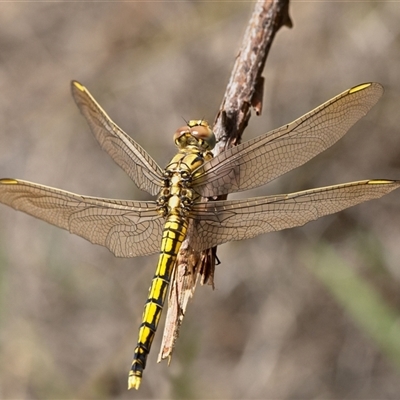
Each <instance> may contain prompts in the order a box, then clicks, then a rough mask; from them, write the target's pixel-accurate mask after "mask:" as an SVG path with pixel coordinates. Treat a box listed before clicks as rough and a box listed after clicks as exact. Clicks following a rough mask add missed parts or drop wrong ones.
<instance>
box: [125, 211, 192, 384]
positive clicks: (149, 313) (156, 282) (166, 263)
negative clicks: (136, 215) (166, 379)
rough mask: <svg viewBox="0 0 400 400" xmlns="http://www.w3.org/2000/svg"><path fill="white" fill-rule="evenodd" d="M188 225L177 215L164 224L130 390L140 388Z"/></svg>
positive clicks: (134, 357) (130, 378) (170, 216)
mask: <svg viewBox="0 0 400 400" xmlns="http://www.w3.org/2000/svg"><path fill="white" fill-rule="evenodd" d="M187 225H188V223H187V220H186V218H184V217H182V216H180V215H178V214H172V215H169V216H168V218H167V221H166V222H165V226H164V231H163V236H162V241H161V251H160V257H159V260H158V265H157V269H156V273H155V275H154V278H153V280H152V282H151V285H150V289H149V296H148V299H147V302H146V304H145V306H144V310H143V317H142V324H141V325H140V328H139V339H138V343H137V346H136V348H135V352H134V356H133V362H132V367H131V370H130V373H129V382H128V389H131V388H135V389H138V388H139V385H140V382H141V379H142V375H143V370H144V368H145V367H146V360H147V356H148V354H149V352H150V347H151V344H152V342H153V339H154V335H155V332H156V330H157V326H158V323H159V320H160V316H161V312H162V308H163V306H164V301H165V297H166V295H167V291H168V285H169V282H170V280H171V275H172V273H173V269H174V265H175V261H176V257H177V255H178V252H179V249H180V247H181V245H182V242H183V240H184V239H185V236H186V231H187Z"/></svg>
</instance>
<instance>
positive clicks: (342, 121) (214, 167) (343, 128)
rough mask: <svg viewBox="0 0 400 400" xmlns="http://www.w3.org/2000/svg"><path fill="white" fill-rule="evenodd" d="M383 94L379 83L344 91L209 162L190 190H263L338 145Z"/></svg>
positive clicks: (208, 193) (217, 192)
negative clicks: (274, 180)
mask: <svg viewBox="0 0 400 400" xmlns="http://www.w3.org/2000/svg"><path fill="white" fill-rule="evenodd" d="M382 93H383V88H382V86H381V85H380V84H378V83H366V84H362V85H359V86H355V87H354V88H352V89H349V90H346V91H345V92H343V93H341V94H339V95H338V96H336V97H334V98H333V99H331V100H329V101H327V102H326V103H324V104H322V105H321V106H319V107H317V108H316V109H314V110H312V111H310V112H309V113H307V114H305V115H303V116H302V117H300V118H298V119H296V120H295V121H294V122H292V123H290V124H288V125H285V126H282V127H281V128H278V129H276V130H273V131H271V132H268V133H266V134H265V135H261V136H259V137H257V138H254V139H252V140H249V141H247V142H244V143H242V144H240V145H238V146H235V147H232V148H230V149H228V150H226V151H225V152H223V153H221V154H219V155H218V156H216V157H215V158H214V159H212V160H210V161H209V162H207V163H206V164H204V167H203V173H202V174H199V175H198V177H196V178H195V179H194V180H193V188H194V189H195V190H196V192H198V193H199V194H201V195H202V196H203V197H212V196H217V195H222V194H227V193H232V192H237V191H241V190H247V189H251V188H254V187H257V186H261V185H263V184H265V183H267V182H269V181H271V180H273V179H275V178H277V177H278V176H280V175H283V174H284V173H285V172H288V171H290V170H292V169H293V168H297V167H298V166H300V165H302V164H304V163H305V162H306V161H308V160H310V159H311V158H313V157H315V156H316V155H317V154H319V153H321V152H322V151H323V150H326V149H327V148H328V147H330V146H332V145H333V144H334V143H336V142H337V141H338V140H339V139H340V138H341V137H342V136H343V135H344V134H345V133H346V132H347V131H348V130H349V129H350V127H351V126H352V125H353V124H355V123H356V122H357V121H358V120H359V119H360V118H361V117H362V116H364V115H365V114H366V113H367V112H368V111H369V110H370V109H371V108H372V106H373V105H374V104H375V103H376V102H377V101H378V99H379V98H380V97H381V95H382Z"/></svg>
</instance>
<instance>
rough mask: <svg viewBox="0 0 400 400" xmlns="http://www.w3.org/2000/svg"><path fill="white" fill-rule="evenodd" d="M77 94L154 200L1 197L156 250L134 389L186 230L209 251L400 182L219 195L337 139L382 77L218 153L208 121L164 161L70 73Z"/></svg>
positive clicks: (18, 192)
mask: <svg viewBox="0 0 400 400" xmlns="http://www.w3.org/2000/svg"><path fill="white" fill-rule="evenodd" d="M71 90H72V96H73V98H74V100H75V102H76V104H77V106H78V108H79V110H80V111H81V113H82V114H83V116H84V117H85V118H86V120H87V122H88V124H89V127H90V129H91V131H92V133H93V134H94V136H95V138H96V139H97V141H98V142H99V144H100V146H101V147H102V148H103V150H105V151H106V152H107V153H108V154H109V155H110V156H111V157H112V159H113V160H114V161H115V162H116V163H117V164H118V165H119V166H120V167H121V168H122V169H123V170H124V171H125V172H126V173H127V174H128V175H129V177H130V178H131V179H132V180H133V182H134V183H135V184H136V185H137V186H138V187H139V188H140V189H142V190H145V191H146V192H148V193H150V194H151V195H153V196H157V197H156V200H154V201H133V200H114V199H105V198H98V197H89V196H82V195H78V194H74V193H71V192H67V191H64V190H60V189H55V188H52V187H48V186H44V185H39V184H36V183H32V182H28V181H24V180H20V179H11V178H5V179H1V180H0V202H1V203H3V204H6V205H8V206H11V207H12V208H14V209H16V210H20V211H23V212H25V213H27V214H30V215H32V216H34V217H36V218H39V219H41V220H44V221H47V222H48V223H50V224H53V225H56V226H58V227H60V228H63V229H66V230H68V231H70V232H71V233H74V234H77V235H79V236H81V237H83V238H85V239H87V240H89V241H90V242H92V243H95V244H99V245H102V246H105V247H107V248H108V249H109V250H110V251H111V252H112V253H114V255H115V256H117V257H135V256H146V255H149V254H152V253H159V259H158V264H157V268H156V272H155V275H154V278H153V280H152V282H151V285H150V289H149V294H148V298H147V301H146V303H145V306H144V310H143V316H142V322H141V325H140V327H139V333H138V341H137V346H136V348H135V350H134V355H133V362H132V367H131V369H130V372H129V377H128V389H131V388H135V389H138V388H139V386H140V384H141V381H142V377H143V371H144V369H145V367H146V361H147V357H148V354H149V352H150V348H151V345H152V342H153V339H154V336H155V332H156V329H157V326H158V324H159V320H160V315H161V312H162V309H163V305H164V301H165V298H166V295H167V291H168V287H169V284H170V281H171V276H173V272H174V267H175V262H176V259H177V256H178V253H179V250H180V248H181V244H182V242H183V240H184V239H185V238H189V240H190V245H191V247H192V248H193V249H194V250H196V251H203V250H207V249H210V248H213V247H215V246H218V245H221V244H223V243H226V242H230V241H235V240H243V239H248V238H252V237H255V236H257V235H260V234H263V233H267V232H272V231H279V230H282V229H287V228H292V227H296V226H301V225H304V224H306V223H307V222H310V221H312V220H315V219H317V218H320V217H322V216H324V215H328V214H332V213H336V212H338V211H341V210H343V209H345V208H348V207H351V206H354V205H356V204H359V203H362V202H364V201H367V200H371V199H376V198H379V197H381V196H383V195H385V194H387V193H389V192H391V191H392V190H395V189H397V188H399V187H400V181H399V180H389V179H373V180H362V181H357V182H350V183H344V184H339V185H334V186H326V187H320V188H316V189H310V190H304V191H300V192H295V193H290V194H279V195H272V196H263V197H255V198H249V199H241V200H218V196H222V195H227V194H229V193H233V192H239V191H243V190H247V189H252V188H255V187H258V186H261V185H264V184H266V183H268V182H270V181H271V180H273V179H275V178H277V177H279V176H281V175H282V174H284V173H286V172H288V171H290V170H292V169H293V168H296V167H298V166H300V165H302V164H304V163H305V162H307V161H308V160H310V159H311V158H313V157H314V156H316V155H317V154H319V153H321V152H322V151H324V150H325V149H327V148H329V147H330V146H332V145H333V144H334V143H335V142H337V141H338V140H339V139H340V138H341V137H342V136H343V135H344V134H345V133H346V132H347V131H348V130H349V129H350V127H351V126H352V125H353V124H354V123H355V122H357V121H358V120H359V119H360V118H361V117H362V116H364V115H365V114H366V113H367V112H368V111H369V110H370V109H371V108H372V107H373V106H374V105H375V104H376V102H377V101H378V99H379V98H380V97H381V95H382V94H383V87H382V86H381V85H380V84H378V83H363V84H361V85H358V86H355V87H353V88H351V89H348V90H346V91H344V92H343V93H341V94H339V95H337V96H336V97H334V98H332V99H331V100H329V101H327V102H325V103H323V104H322V105H320V106H319V107H317V108H315V109H314V110H312V111H310V112H308V113H307V114H305V115H303V116H302V117H300V118H298V119H296V120H295V121H293V122H291V123H289V124H287V125H284V126H282V127H280V128H278V129H275V130H272V131H270V132H268V133H266V134H264V135H261V136H258V137H256V138H254V139H251V140H249V141H246V142H243V143H241V144H239V145H237V146H235V147H232V148H229V149H227V150H225V151H223V152H221V153H220V154H218V155H217V156H215V157H213V153H212V150H213V148H214V146H215V144H216V138H215V135H214V133H213V131H212V130H211V128H210V126H209V125H208V123H207V122H206V121H204V120H190V121H188V122H187V123H186V126H183V127H181V128H179V129H177V131H176V132H175V134H174V136H173V140H174V142H175V144H176V146H177V147H178V152H177V154H176V155H175V156H174V157H173V158H172V160H171V161H170V162H169V164H168V165H167V166H166V168H165V169H162V168H161V167H160V166H159V165H158V164H157V163H156V162H155V161H154V160H153V158H151V156H150V155H149V154H148V153H147V152H146V151H145V150H144V149H143V148H142V147H141V146H140V145H139V144H138V143H137V142H136V141H134V140H133V139H132V137H131V136H129V135H127V134H126V133H125V132H124V131H123V130H122V129H121V128H119V127H118V126H117V125H116V124H115V123H114V122H113V121H112V120H111V119H110V117H109V116H108V115H107V114H106V112H105V111H104V110H103V109H102V108H101V106H100V105H99V104H98V103H97V101H96V100H95V99H94V98H93V96H92V95H91V94H90V92H89V91H88V89H86V87H85V86H83V85H82V84H81V83H79V82H77V81H72V82H71Z"/></svg>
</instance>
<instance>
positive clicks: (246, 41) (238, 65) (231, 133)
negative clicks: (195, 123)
mask: <svg viewBox="0 0 400 400" xmlns="http://www.w3.org/2000/svg"><path fill="white" fill-rule="evenodd" d="M288 7H289V0H274V1H271V0H266V1H265V0H259V1H258V2H257V3H256V4H255V7H254V11H253V13H252V16H251V18H250V21H249V23H248V26H247V29H246V32H245V34H244V37H243V41H242V44H241V47H240V50H239V55H238V57H237V58H236V62H235V65H234V67H233V70H232V74H231V77H230V80H229V83H228V86H227V88H226V91H225V95H224V97H223V100H222V104H221V107H220V110H219V112H218V114H217V117H216V119H215V122H214V128H213V129H214V133H215V135H216V136H217V139H218V143H217V146H216V148H215V150H214V155H217V154H219V153H221V152H222V151H224V150H225V149H226V148H229V147H231V146H234V145H237V144H239V143H240V140H241V137H242V134H243V131H244V129H245V128H246V126H247V124H248V122H249V119H250V116H251V108H252V107H253V108H254V109H255V111H256V113H257V115H259V114H261V110H262V98H263V78H262V76H261V74H262V72H263V70H264V65H265V62H266V59H267V55H268V52H269V49H270V47H271V45H272V42H273V39H274V37H275V34H276V32H277V31H278V30H279V28H280V27H281V26H283V25H286V26H289V27H291V21H290V17H289V14H288ZM215 260H216V248H213V249H209V250H207V251H203V252H201V253H199V252H195V251H193V250H192V248H191V246H190V234H189V235H188V238H187V239H186V240H185V241H184V243H183V244H182V248H181V250H180V253H179V256H178V259H177V264H176V268H175V275H174V277H172V284H171V288H170V295H169V299H168V300H169V301H168V312H167V317H166V322H165V328H164V334H163V340H162V344H161V350H160V353H159V355H158V361H161V360H163V359H165V358H168V359H169V360H170V358H171V356H172V352H173V349H174V346H175V342H176V339H177V338H178V334H179V329H180V326H181V324H182V321H183V317H184V315H185V311H186V307H187V304H188V301H189V300H190V299H191V298H192V297H193V294H194V291H195V288H196V285H197V282H198V280H199V279H200V281H201V283H202V284H204V283H209V284H211V285H214V279H213V278H214V267H215Z"/></svg>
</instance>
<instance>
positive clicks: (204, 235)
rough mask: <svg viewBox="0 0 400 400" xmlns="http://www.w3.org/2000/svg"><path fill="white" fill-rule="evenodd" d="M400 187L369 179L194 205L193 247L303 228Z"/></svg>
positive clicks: (394, 182)
mask: <svg viewBox="0 0 400 400" xmlns="http://www.w3.org/2000/svg"><path fill="white" fill-rule="evenodd" d="M399 187H400V181H391V180H366V181H358V182H351V183H345V184H342V185H335V186H327V187H322V188H317V189H311V190H305V191H302V192H296V193H291V194H283V195H277V196H267V197H256V198H253V199H248V200H226V201H210V202H205V203H197V204H195V205H193V208H192V211H191V215H190V218H191V219H192V221H193V230H194V233H193V234H192V235H191V245H192V246H193V247H194V248H195V249H197V250H204V249H207V248H210V247H213V246H217V245H220V244H222V243H226V242H229V241H233V240H242V239H249V238H252V237H254V236H257V235H260V234H262V233H267V232H272V231H279V230H282V229H287V228H293V227H295V226H301V225H304V224H306V223H307V222H310V221H313V220H315V219H318V218H320V217H322V216H324V215H328V214H333V213H336V212H338V211H341V210H343V209H345V208H348V207H351V206H354V205H356V204H359V203H362V202H364V201H367V200H372V199H376V198H379V197H381V196H383V195H385V194H387V193H389V192H391V191H392V190H395V189H397V188H399Z"/></svg>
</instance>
